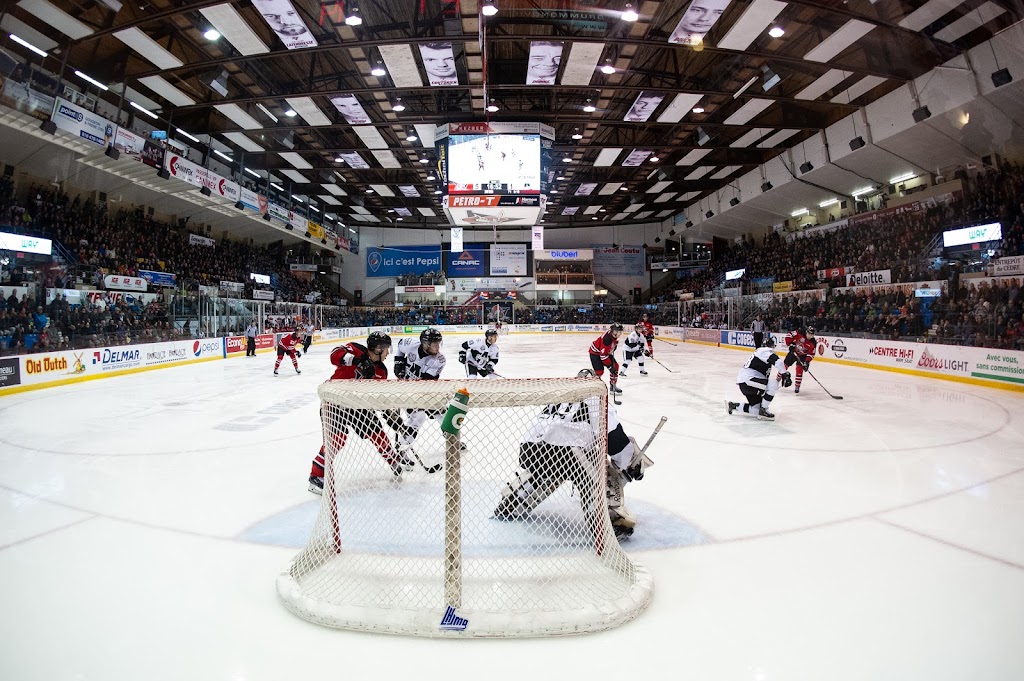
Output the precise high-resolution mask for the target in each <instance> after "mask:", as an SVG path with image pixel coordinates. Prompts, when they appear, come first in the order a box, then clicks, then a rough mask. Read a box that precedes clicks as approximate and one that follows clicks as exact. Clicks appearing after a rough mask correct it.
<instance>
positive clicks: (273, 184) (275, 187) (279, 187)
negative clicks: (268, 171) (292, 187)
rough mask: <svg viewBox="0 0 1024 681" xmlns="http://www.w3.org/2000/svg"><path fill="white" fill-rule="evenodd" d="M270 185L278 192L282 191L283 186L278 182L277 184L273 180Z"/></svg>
mask: <svg viewBox="0 0 1024 681" xmlns="http://www.w3.org/2000/svg"><path fill="white" fill-rule="evenodd" d="M270 186H271V187H273V188H274V189H276V190H277V191H279V192H283V191H284V187H282V186H281V185H279V184H277V183H275V182H271V183H270Z"/></svg>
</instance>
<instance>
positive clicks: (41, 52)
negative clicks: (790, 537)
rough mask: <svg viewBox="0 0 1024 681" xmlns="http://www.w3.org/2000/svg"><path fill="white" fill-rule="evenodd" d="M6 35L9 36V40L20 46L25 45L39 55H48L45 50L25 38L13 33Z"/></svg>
mask: <svg viewBox="0 0 1024 681" xmlns="http://www.w3.org/2000/svg"><path fill="white" fill-rule="evenodd" d="M7 37H9V38H10V39H11V40H13V41H14V42H16V43H18V44H19V45H21V46H22V47H26V48H28V49H30V50H32V51H33V52H35V53H36V54H38V55H39V56H40V57H47V56H49V55H48V54H47V53H46V52H44V51H43V50H40V49H39V48H38V47H36V46H35V45H33V44H32V43H30V42H29V41H27V40H25V39H24V38H19V37H18V36H16V35H14V34H13V33H9V34H8V36H7Z"/></svg>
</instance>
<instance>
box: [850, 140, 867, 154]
mask: <svg viewBox="0 0 1024 681" xmlns="http://www.w3.org/2000/svg"><path fill="white" fill-rule="evenodd" d="M866 144H867V142H865V141H864V138H863V137H859V136H858V137H854V138H853V139H852V140H850V151H857V150H858V149H862V148H863V147H864V146H865V145H866Z"/></svg>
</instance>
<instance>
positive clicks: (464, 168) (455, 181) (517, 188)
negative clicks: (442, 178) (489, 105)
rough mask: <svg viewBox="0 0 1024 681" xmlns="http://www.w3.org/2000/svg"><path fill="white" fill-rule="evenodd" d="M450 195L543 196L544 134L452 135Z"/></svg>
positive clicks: (450, 137) (450, 139)
mask: <svg viewBox="0 0 1024 681" xmlns="http://www.w3.org/2000/svg"><path fill="white" fill-rule="evenodd" d="M448 193H449V194H539V193H540V135H532V134H523V135H450V136H449V137H448Z"/></svg>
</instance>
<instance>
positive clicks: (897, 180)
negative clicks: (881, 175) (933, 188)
mask: <svg viewBox="0 0 1024 681" xmlns="http://www.w3.org/2000/svg"><path fill="white" fill-rule="evenodd" d="M917 176H918V173H903V174H902V175H897V176H896V177H894V178H892V179H891V180H889V184H899V183H900V182H906V181H907V180H913V179H914V178H915V177H917Z"/></svg>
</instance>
